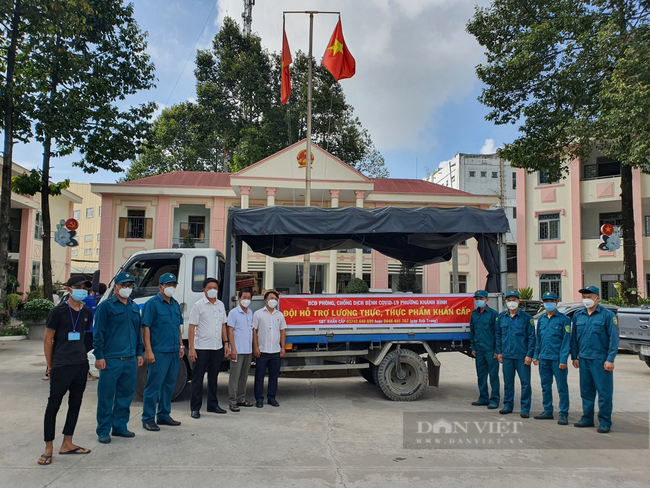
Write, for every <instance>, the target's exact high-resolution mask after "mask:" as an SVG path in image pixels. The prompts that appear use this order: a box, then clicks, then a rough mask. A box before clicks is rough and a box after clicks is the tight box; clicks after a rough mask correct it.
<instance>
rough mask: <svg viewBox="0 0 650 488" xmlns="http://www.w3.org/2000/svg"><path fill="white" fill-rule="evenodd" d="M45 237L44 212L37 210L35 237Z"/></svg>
mask: <svg viewBox="0 0 650 488" xmlns="http://www.w3.org/2000/svg"><path fill="white" fill-rule="evenodd" d="M42 237H43V214H42V213H41V212H36V220H35V221H34V239H41V238H42Z"/></svg>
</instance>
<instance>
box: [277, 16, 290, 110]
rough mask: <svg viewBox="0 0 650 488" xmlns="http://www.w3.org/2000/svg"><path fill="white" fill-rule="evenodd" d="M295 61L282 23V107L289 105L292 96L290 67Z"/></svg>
mask: <svg viewBox="0 0 650 488" xmlns="http://www.w3.org/2000/svg"><path fill="white" fill-rule="evenodd" d="M292 62H293V60H292V59H291V50H290V49H289V41H287V31H286V30H285V28H284V22H283V23H282V83H281V87H282V88H281V90H280V102H282V105H284V104H285V103H287V100H288V99H289V95H291V72H290V71H289V66H290V65H291V63H292Z"/></svg>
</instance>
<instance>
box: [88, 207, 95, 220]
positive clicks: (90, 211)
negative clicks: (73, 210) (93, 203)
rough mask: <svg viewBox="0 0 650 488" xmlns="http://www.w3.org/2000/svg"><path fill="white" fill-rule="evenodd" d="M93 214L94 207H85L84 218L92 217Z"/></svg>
mask: <svg viewBox="0 0 650 488" xmlns="http://www.w3.org/2000/svg"><path fill="white" fill-rule="evenodd" d="M94 216H95V207H90V208H87V209H86V218H87V219H92V218H93V217H94Z"/></svg>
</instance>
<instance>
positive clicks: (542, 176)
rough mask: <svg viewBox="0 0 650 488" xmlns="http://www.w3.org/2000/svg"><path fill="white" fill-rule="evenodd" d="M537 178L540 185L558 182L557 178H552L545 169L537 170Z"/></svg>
mask: <svg viewBox="0 0 650 488" xmlns="http://www.w3.org/2000/svg"><path fill="white" fill-rule="evenodd" d="M537 178H538V182H539V184H540V185H553V184H555V183H558V181H557V180H552V179H551V178H550V176H549V174H548V170H547V169H543V170H541V171H538V172H537Z"/></svg>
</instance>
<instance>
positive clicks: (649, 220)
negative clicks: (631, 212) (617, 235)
mask: <svg viewBox="0 0 650 488" xmlns="http://www.w3.org/2000/svg"><path fill="white" fill-rule="evenodd" d="M643 235H644V236H646V237H650V215H646V216H645V217H643Z"/></svg>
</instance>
